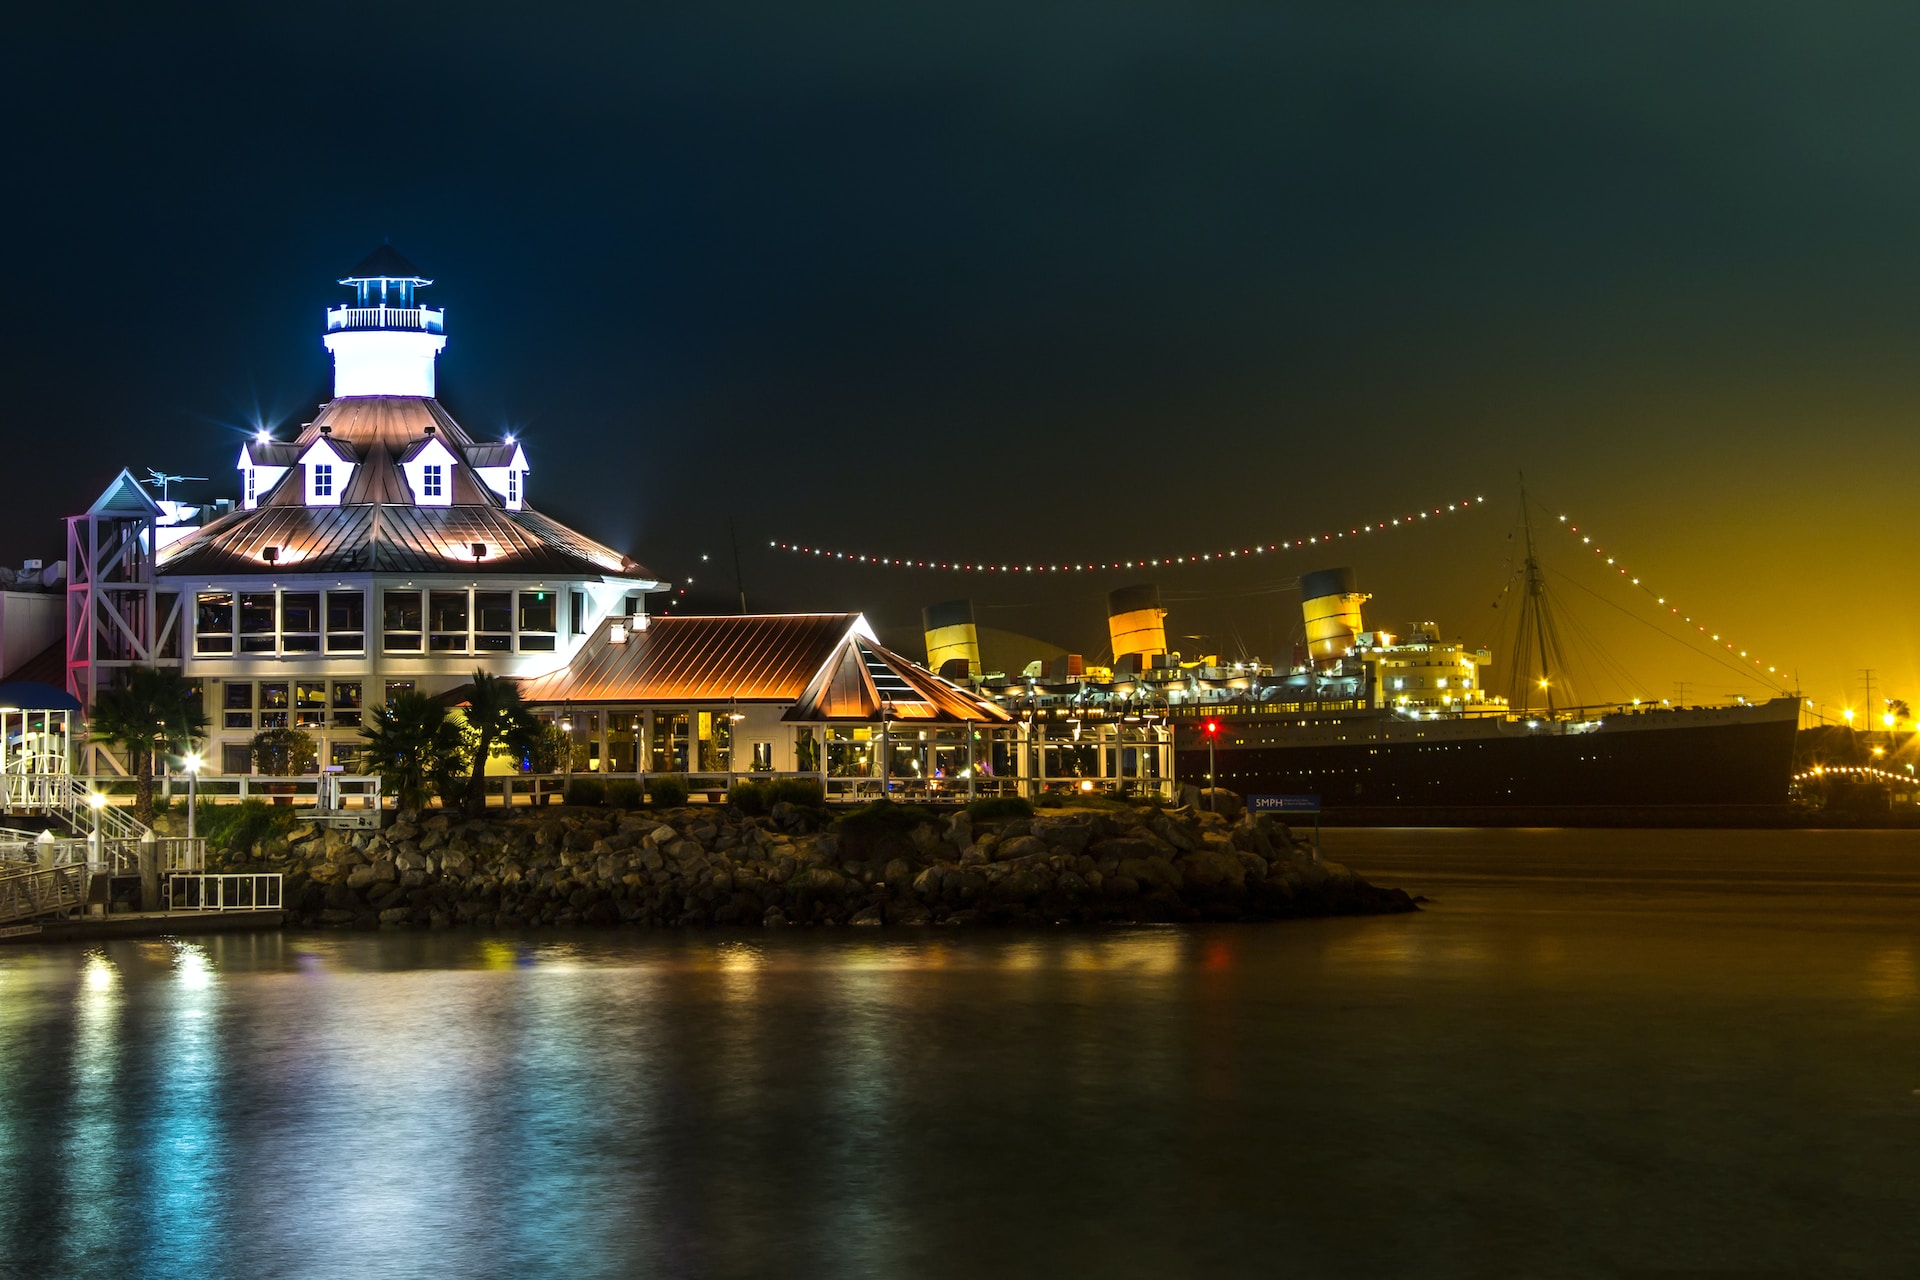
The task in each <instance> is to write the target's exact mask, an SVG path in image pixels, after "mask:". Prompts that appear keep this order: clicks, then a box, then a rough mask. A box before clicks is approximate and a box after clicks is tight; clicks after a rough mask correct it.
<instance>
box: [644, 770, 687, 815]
mask: <svg viewBox="0 0 1920 1280" xmlns="http://www.w3.org/2000/svg"><path fill="white" fill-rule="evenodd" d="M647 798H648V799H649V800H651V801H653V807H654V808H656V809H677V808H679V807H680V806H681V805H683V804H685V803H686V802H687V780H686V779H685V778H683V777H681V776H680V775H679V774H677V773H663V774H661V775H660V776H659V777H657V778H652V779H649V780H648V782H647Z"/></svg>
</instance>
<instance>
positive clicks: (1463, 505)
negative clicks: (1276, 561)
mask: <svg viewBox="0 0 1920 1280" xmlns="http://www.w3.org/2000/svg"><path fill="white" fill-rule="evenodd" d="M1485 502H1486V499H1485V498H1466V499H1462V500H1461V501H1459V502H1449V503H1447V504H1446V505H1445V506H1437V507H1433V508H1432V509H1430V510H1422V511H1414V512H1409V513H1408V514H1406V515H1400V516H1394V517H1391V518H1390V519H1386V520H1373V521H1368V522H1367V523H1365V524H1355V525H1350V526H1349V527H1348V528H1347V529H1346V530H1345V531H1341V530H1339V529H1335V530H1334V531H1332V532H1331V533H1315V534H1308V535H1307V536H1305V537H1300V538H1292V539H1284V540H1282V541H1279V542H1267V543H1254V544H1253V545H1252V546H1243V547H1238V548H1228V549H1227V550H1224V551H1197V552H1193V553H1191V554H1188V555H1175V556H1144V557H1138V558H1135V559H1132V560H1118V559H1116V560H1071V561H1070V560H1046V561H1039V560H1035V561H1022V562H1013V561H997V562H996V561H984V560H968V559H964V558H961V557H957V556H956V557H951V558H948V559H944V560H942V559H934V560H923V559H918V558H916V557H913V556H883V555H870V554H867V553H865V552H858V551H842V550H836V549H834V548H830V547H816V546H813V545H811V544H810V543H802V542H783V541H780V540H778V539H776V540H773V541H770V542H768V543H767V545H768V546H769V547H772V548H774V549H776V550H779V551H790V552H792V553H793V554H795V555H801V556H813V557H815V558H817V559H820V560H823V561H827V560H831V561H833V562H834V563H835V564H857V565H865V566H867V567H869V568H882V569H930V570H932V571H934V572H936V573H939V572H946V573H1004V574H1009V575H1013V574H1041V573H1100V572H1105V571H1112V570H1116V569H1170V568H1191V567H1194V566H1201V565H1220V564H1238V563H1239V562H1240V561H1241V560H1246V559H1251V558H1253V557H1255V556H1265V555H1269V554H1279V553H1282V552H1286V551H1293V550H1297V549H1299V548H1302V547H1312V546H1319V545H1321V544H1324V543H1330V542H1335V541H1338V540H1341V539H1344V538H1348V537H1356V538H1357V537H1361V536H1363V535H1365V534H1371V533H1385V532H1391V531H1392V530H1394V529H1397V528H1401V527H1403V526H1411V525H1417V524H1419V523H1420V522H1421V521H1422V520H1427V519H1431V518H1432V517H1435V516H1445V515H1448V514H1452V513H1456V512H1462V511H1471V510H1472V509H1474V508H1475V507H1477V506H1480V505H1482V504H1483V503H1485Z"/></svg>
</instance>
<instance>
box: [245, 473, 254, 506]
mask: <svg viewBox="0 0 1920 1280" xmlns="http://www.w3.org/2000/svg"><path fill="white" fill-rule="evenodd" d="M246 472H247V505H248V506H252V505H253V502H254V492H253V477H254V476H255V475H256V474H257V473H256V472H255V470H254V469H253V468H252V467H248V468H246Z"/></svg>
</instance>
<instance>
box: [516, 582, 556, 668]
mask: <svg viewBox="0 0 1920 1280" xmlns="http://www.w3.org/2000/svg"><path fill="white" fill-rule="evenodd" d="M554 604H555V600H554V595H553V592H551V591H522V592H521V593H520V648H521V651H522V652H525V653H552V652H553V643H554V641H553V630H554Z"/></svg>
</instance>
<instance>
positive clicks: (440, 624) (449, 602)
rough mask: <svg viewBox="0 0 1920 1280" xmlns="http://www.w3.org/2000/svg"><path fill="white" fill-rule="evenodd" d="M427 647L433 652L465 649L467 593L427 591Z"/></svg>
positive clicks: (457, 651)
mask: <svg viewBox="0 0 1920 1280" xmlns="http://www.w3.org/2000/svg"><path fill="white" fill-rule="evenodd" d="M427 624H428V625H427V631H428V639H427V647H428V648H429V649H431V650H433V651H434V652H435V653H465V652H466V651H467V593H466V592H464V591H429V592H428V593H427Z"/></svg>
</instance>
